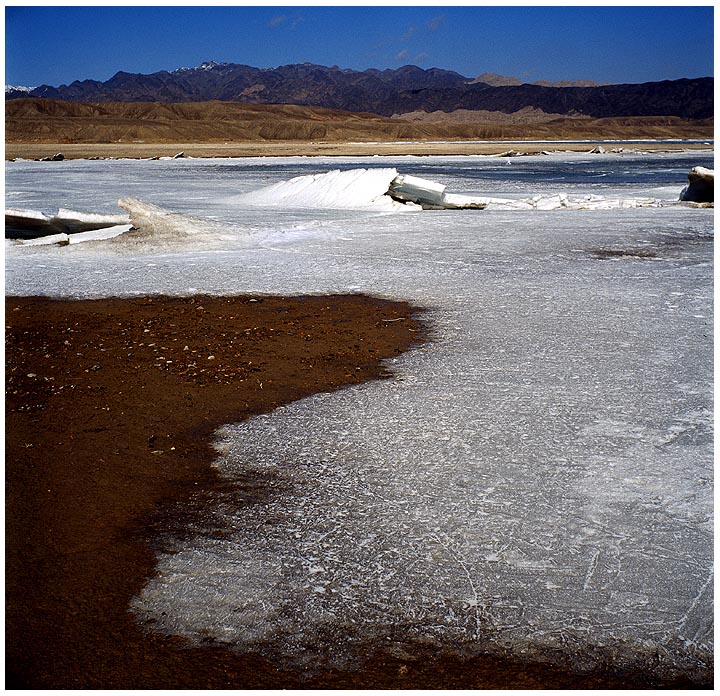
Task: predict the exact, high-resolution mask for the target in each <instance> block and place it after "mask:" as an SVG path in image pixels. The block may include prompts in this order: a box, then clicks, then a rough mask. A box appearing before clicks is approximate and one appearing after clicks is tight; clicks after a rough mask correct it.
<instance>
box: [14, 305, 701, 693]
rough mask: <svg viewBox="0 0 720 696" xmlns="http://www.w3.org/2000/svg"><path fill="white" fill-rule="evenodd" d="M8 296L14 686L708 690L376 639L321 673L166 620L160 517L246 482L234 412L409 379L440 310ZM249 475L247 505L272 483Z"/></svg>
mask: <svg viewBox="0 0 720 696" xmlns="http://www.w3.org/2000/svg"><path fill="white" fill-rule="evenodd" d="M5 311H6V317H5V318H6V688H8V689H90V688H92V689H220V688H222V689H271V688H272V689H280V688H291V689H293V688H294V689H458V688H474V689H489V688H498V689H518V688H522V689H551V688H552V689H570V688H573V689H594V688H601V689H607V688H640V689H643V688H645V689H647V688H658V687H672V688H693V687H695V688H697V687H698V686H699V685H693V684H687V683H675V684H661V685H658V684H648V683H641V682H637V681H633V679H632V675H626V676H625V677H619V676H611V675H609V674H594V675H574V674H569V673H565V672H563V671H561V670H558V669H554V668H550V667H547V666H543V665H529V664H523V663H519V662H513V661H508V660H498V659H494V658H472V659H468V658H461V657H459V656H453V655H441V654H432V653H428V652H427V651H426V650H424V649H422V648H420V647H418V649H417V653H416V654H408V653H406V654H404V655H403V656H402V657H399V656H397V655H390V654H387V653H384V652H383V651H382V650H381V649H380V648H379V647H374V646H372V645H370V646H368V648H367V655H366V661H365V663H364V664H363V665H362V666H360V667H359V669H357V670H355V671H348V672H338V671H318V672H317V673H315V674H312V675H303V674H297V673H292V672H285V671H282V670H279V669H277V668H276V667H275V666H274V665H273V664H272V662H271V661H270V660H268V659H265V658H262V657H259V656H253V655H244V654H241V653H239V652H233V651H232V650H230V649H228V648H224V647H216V646H212V645H208V646H206V647H202V648H198V647H192V646H190V645H189V644H188V643H186V641H185V640H184V639H183V638H180V637H177V636H164V635H157V634H149V633H146V632H145V631H143V630H142V628H141V627H140V626H139V625H138V624H137V623H136V622H135V620H134V618H133V616H132V615H131V614H130V613H129V611H128V604H129V600H130V598H131V597H132V596H134V595H136V594H137V593H139V592H140V590H141V589H142V587H143V586H144V584H145V582H146V580H147V578H148V577H150V576H151V575H152V573H153V572H154V550H153V538H154V531H156V530H157V529H159V528H160V527H161V526H162V524H163V523H164V520H165V521H166V520H167V519H168V515H169V514H172V515H173V518H174V519H173V520H172V524H173V525H174V526H178V527H182V515H183V514H184V513H183V510H184V509H187V510H188V512H187V514H188V515H189V514H191V512H190V510H191V509H192V505H191V502H192V500H193V498H196V497H197V495H199V494H200V493H202V494H203V495H212V491H213V490H216V489H218V488H220V487H223V486H225V487H227V486H228V485H229V484H227V483H224V484H223V483H222V482H221V481H220V480H219V479H218V477H217V476H216V474H215V473H214V470H213V468H212V467H211V461H212V459H213V456H214V451H213V449H212V446H211V443H212V439H213V432H214V430H215V428H216V427H217V426H219V425H221V424H223V423H228V422H238V421H240V420H243V419H245V418H248V417H250V416H252V415H253V414H258V413H263V412H267V411H270V410H272V409H273V408H276V407H277V406H279V405H281V404H285V403H288V402H290V401H293V400H295V399H299V398H302V397H304V396H308V395H310V394H313V393H316V392H320V391H332V390H336V389H339V388H342V387H343V386H346V385H350V384H356V383H359V382H363V381H367V380H371V379H382V378H388V377H391V375H390V374H389V372H388V371H387V369H386V368H385V367H384V365H383V363H382V360H383V359H385V358H390V357H393V356H395V355H397V354H399V353H401V352H402V351H405V350H408V349H411V348H412V347H413V346H415V345H418V344H419V343H421V342H422V341H423V340H427V333H426V330H425V327H424V326H423V324H422V323H421V321H422V315H421V313H420V310H419V309H418V308H415V307H412V306H410V305H408V304H405V303H401V302H390V301H385V300H382V299H376V298H370V297H366V296H361V295H349V296H308V297H263V296H257V297H248V296H240V297H232V298H228V297H207V296H203V297H199V296H198V297H185V298H169V297H142V298H135V299H103V300H80V301H71V300H56V299H48V298H39V297H35V298H32V297H31V298H20V297H10V298H6V303H5ZM232 485H233V486H234V492H236V493H237V496H236V497H237V499H238V501H239V502H238V504H243V501H246V502H247V503H251V502H252V500H253V499H254V497H256V496H258V495H262V482H257V481H244V482H238V483H235V484H232ZM178 515H179V516H180V518H179V519H178ZM159 525H160V527H159ZM700 686H702V685H700Z"/></svg>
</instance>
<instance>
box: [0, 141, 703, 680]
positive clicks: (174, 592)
mask: <svg viewBox="0 0 720 696" xmlns="http://www.w3.org/2000/svg"><path fill="white" fill-rule="evenodd" d="M696 165H700V166H708V167H712V153H710V152H705V153H697V152H695V153H681V154H678V153H674V154H671V153H665V154H653V155H641V154H628V153H625V154H622V155H571V154H555V155H548V156H537V157H524V158H517V159H513V160H506V159H503V158H495V157H443V158H438V157H427V158H418V157H396V158H380V157H378V158H369V159H358V158H349V159H335V158H333V159H308V158H287V159H281V158H268V159H262V158H259V159H251V160H184V161H183V160H173V161H160V162H137V161H112V162H110V161H108V162H87V161H84V162H83V161H66V162H52V163H36V162H15V163H8V164H7V165H6V201H7V202H6V204H7V205H8V206H11V207H14V208H23V207H26V208H34V209H37V210H44V211H47V212H52V211H53V210H55V209H57V208H59V207H66V208H71V209H74V210H85V211H88V212H101V213H108V214H116V213H118V212H121V211H119V209H118V208H117V200H118V199H119V198H122V197H128V196H129V197H134V198H140V199H142V200H143V201H147V202H149V203H152V204H154V205H158V206H162V207H163V208H167V209H169V210H172V211H173V212H176V213H181V214H182V219H183V221H184V222H183V224H184V225H185V227H184V228H183V233H182V234H180V233H177V231H176V228H177V225H176V226H175V227H173V225H170V226H169V227H168V229H161V227H162V225H159V226H158V228H157V229H156V230H155V233H154V234H150V235H147V236H145V237H139V238H135V239H133V238H131V237H129V236H128V235H123V236H121V237H117V238H115V239H112V240H106V241H101V242H87V243H84V244H78V245H72V246H65V247H56V246H52V247H20V246H15V245H13V244H11V243H7V244H6V288H7V292H8V294H46V295H56V296H67V297H99V296H105V295H123V296H128V295H133V294H146V293H168V294H183V295H184V294H190V293H195V292H202V293H215V294H239V293H289V294H306V293H327V292H356V291H357V292H364V293H370V294H375V295H380V296H384V297H389V298H398V299H408V300H411V301H412V302H414V303H416V304H418V305H420V306H423V307H426V308H428V313H427V314H426V318H427V320H428V322H429V324H430V326H431V330H432V340H431V342H429V343H427V344H426V345H424V346H422V347H420V348H417V349H415V350H412V351H411V352H409V353H406V354H404V355H402V356H400V357H398V358H397V359H395V360H393V361H392V363H391V365H392V369H393V371H394V372H395V374H396V377H395V378H394V379H391V380H384V381H380V382H374V383H369V384H365V385H361V386H358V387H353V388H349V389H345V390H342V391H340V392H337V393H333V394H318V395H316V396H313V397H311V398H308V399H304V400H302V401H298V402H295V403H293V404H290V405H288V406H286V407H284V408H281V409H278V410H277V411H275V412H273V413H271V414H268V415H265V416H260V417H257V418H254V419H252V420H249V421H247V422H244V423H241V424H230V425H228V426H227V427H225V428H223V429H222V431H221V432H219V433H218V440H217V449H218V459H217V461H216V465H217V467H218V468H219V469H220V471H221V472H222V475H223V476H226V477H228V478H233V477H235V476H238V475H245V474H248V473H253V474H255V475H258V476H262V477H266V478H267V480H268V481H269V482H270V485H271V489H272V490H273V491H274V493H273V495H271V496H269V498H268V499H267V500H265V501H263V502H259V503H256V504H254V505H252V506H249V507H237V506H236V505H234V504H233V503H232V501H231V500H230V499H220V500H216V501H214V503H213V510H212V519H213V524H220V525H221V526H222V527H223V528H224V529H225V530H226V531H228V532H229V534H227V535H226V536H224V537H223V538H222V539H218V538H216V537H214V536H213V535H209V534H206V533H204V532H205V531H207V530H202V529H199V530H197V533H196V534H193V535H191V536H190V538H188V539H183V540H182V541H176V542H173V543H174V545H175V548H174V551H173V552H172V553H166V554H163V555H161V556H160V557H159V558H158V575H157V577H156V578H155V579H153V580H152V581H151V582H150V583H149V584H148V585H147V586H146V588H145V589H144V591H143V593H142V594H141V596H139V597H138V598H136V600H135V601H134V603H133V607H132V609H133V611H134V612H136V613H137V614H138V616H139V618H140V620H142V619H145V618H153V619H155V620H156V622H155V623H154V624H153V627H154V628H153V630H159V631H163V632H172V633H178V634H181V635H185V636H189V637H191V638H194V639H197V640H198V641H200V640H206V639H208V638H210V639H212V640H215V641H218V642H222V643H229V644H236V645H238V647H239V648H240V649H242V650H257V651H260V652H263V653H264V654H267V655H269V656H271V657H272V659H274V660H275V661H276V662H278V663H280V664H284V665H287V666H295V667H300V668H310V667H313V668H314V667H317V666H319V665H331V666H340V667H345V668H347V667H352V666H353V665H354V664H355V658H356V656H357V654H358V653H359V652H361V651H362V649H363V646H366V645H367V644H368V643H373V644H375V645H376V646H377V645H384V646H386V648H387V650H389V651H394V652H396V653H397V654H402V653H403V650H408V649H411V648H410V647H409V646H412V645H413V644H418V643H420V644H422V645H425V646H431V647H436V649H438V650H447V651H458V652H462V653H463V654H472V653H473V652H490V653H497V654H512V655H517V656H521V657H527V658H538V659H542V660H547V661H551V662H555V663H558V664H561V665H564V666H566V667H569V668H571V669H574V670H579V671H589V670H592V669H595V668H599V667H603V666H608V665H609V666H611V667H612V668H613V669H616V670H618V671H620V672H622V671H624V670H632V671H633V672H634V673H637V672H643V671H644V672H647V673H649V674H651V675H655V676H658V675H661V676H666V677H671V676H673V675H686V676H690V677H693V678H697V679H702V678H706V679H707V675H708V674H710V673H711V670H712V655H713V646H712V638H713V624H712V616H713V610H712V606H713V605H712V590H713V567H712V534H713V526H712V503H713V495H712V465H713V447H712V445H713V435H712V433H713V431H712V404H713V402H712V379H713V374H712V354H713V353H712V351H713V344H712V336H713V327H712V317H713V306H712V283H713V212H712V211H711V210H705V209H691V208H688V207H685V206H679V205H669V203H670V202H672V201H675V200H677V197H678V194H679V191H680V189H681V188H682V187H683V186H684V185H685V183H686V180H687V172H688V171H689V169H690V168H691V167H693V166H696ZM388 167H390V168H395V169H397V170H398V171H401V172H404V173H409V174H412V175H416V176H421V177H425V178H429V179H433V180H435V181H441V182H442V183H444V184H447V186H448V190H452V191H454V192H457V193H481V194H483V195H488V196H497V197H504V198H509V199H516V200H528V199H531V198H532V197H533V196H538V195H542V196H545V195H549V196H553V195H556V194H559V193H567V194H568V195H571V196H594V197H600V199H602V200H603V201H607V200H625V201H628V200H640V199H648V198H650V199H654V200H658V201H662V202H664V203H668V205H660V206H651V207H637V208H625V207H616V206H612V207H610V209H602V208H603V206H602V205H600V204H598V206H597V209H591V210H536V209H528V210H511V209H496V210H493V209H488V210H482V211H477V210H471V211H420V210H407V209H403V210H399V209H398V208H397V206H393V205H390V206H385V205H378V204H377V201H374V202H372V203H371V202H370V201H363V200H358V201H353V203H352V205H351V206H350V207H342V205H341V204H339V203H338V202H337V200H340V198H341V197H336V198H337V200H336V201H335V202H332V200H330V201H328V200H324V201H323V202H321V203H322V204H320V203H317V201H316V205H313V203H312V201H308V200H304V201H301V202H300V203H298V201H297V200H295V201H294V202H293V201H292V200H289V201H288V200H282V201H275V203H274V204H273V201H272V200H268V198H267V195H265V197H264V198H263V199H262V200H259V199H258V200H256V201H255V203H253V201H252V200H251V199H252V196H250V197H248V196H246V195H245V194H248V193H249V192H252V191H255V190H256V189H259V188H261V187H266V186H270V185H274V184H278V183H280V182H284V181H287V180H289V179H291V178H292V177H297V176H303V175H314V174H317V173H320V172H327V171H329V170H333V169H340V170H352V169H356V168H371V169H372V168H388ZM281 188H282V187H281ZM593 200H595V199H593ZM188 220H189V222H188ZM171 222H172V221H171ZM186 228H187V229H186ZM188 229H189V230H190V233H189V234H187V233H186V232H187V230H188Z"/></svg>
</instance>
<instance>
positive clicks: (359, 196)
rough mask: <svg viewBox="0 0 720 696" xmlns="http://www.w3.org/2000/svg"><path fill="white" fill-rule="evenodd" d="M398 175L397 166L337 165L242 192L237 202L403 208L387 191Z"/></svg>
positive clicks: (301, 205) (290, 205)
mask: <svg viewBox="0 0 720 696" xmlns="http://www.w3.org/2000/svg"><path fill="white" fill-rule="evenodd" d="M396 176H398V171H397V169H391V168H383V169H380V168H378V169H350V170H347V171H340V170H339V169H334V170H332V171H329V172H324V173H322V174H309V175H305V176H297V177H294V178H293V179H288V180H287V181H281V182H279V183H277V184H273V185H272V186H267V187H265V188H262V189H259V190H257V191H252V192H250V193H246V194H242V195H241V196H238V197H236V198H235V199H234V201H235V202H236V203H242V204H246V205H257V206H286V207H288V206H289V207H294V208H324V209H326V208H351V209H352V208H379V209H382V210H401V209H404V208H407V206H406V205H404V204H402V203H398V202H396V201H393V200H392V199H391V198H390V196H388V195H386V194H387V192H388V189H389V188H390V184H391V183H392V181H393V180H394V179H395V177H396Z"/></svg>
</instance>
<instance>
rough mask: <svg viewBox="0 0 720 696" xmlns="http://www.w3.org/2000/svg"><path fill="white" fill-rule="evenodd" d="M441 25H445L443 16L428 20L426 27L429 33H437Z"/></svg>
mask: <svg viewBox="0 0 720 696" xmlns="http://www.w3.org/2000/svg"><path fill="white" fill-rule="evenodd" d="M443 24H445V15H438V16H437V17H433V18H432V19H431V20H429V21H428V23H427V25H426V26H427V28H428V29H429V30H430V31H439V30H440V29H441V28H442V26H443Z"/></svg>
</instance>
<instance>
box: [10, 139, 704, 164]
mask: <svg viewBox="0 0 720 696" xmlns="http://www.w3.org/2000/svg"><path fill="white" fill-rule="evenodd" d="M596 145H602V146H603V147H604V148H605V149H607V150H611V149H613V148H617V147H622V148H624V149H625V150H637V151H642V152H647V151H677V150H690V149H693V150H708V149H712V147H713V145H712V143H709V144H706V143H687V142H682V141H678V142H673V143H667V142H663V143H659V142H642V143H637V142H631V141H606V140H597V141H592V142H572V141H562V142H560V141H546V142H535V143H525V142H520V141H510V140H509V141H492V142H482V141H478V142H394V143H377V142H367V143H351V142H345V143H340V142H299V141H287V142H281V141H267V142H236V143H199V142H193V143H182V142H177V143H94V144H93V143H6V144H5V159H6V160H11V159H16V158H22V159H39V158H43V157H52V156H54V155H55V154H57V153H62V154H63V155H64V156H65V158H66V159H89V158H91V157H95V158H123V159H125V158H127V159H148V158H151V157H173V156H174V155H176V154H178V153H180V152H183V153H184V154H185V156H187V157H319V156H322V157H370V156H374V155H386V156H388V155H391V156H399V155H419V156H423V155H425V156H430V155H435V156H448V155H498V154H501V153H504V152H507V151H508V150H515V151H517V152H523V153H528V154H537V153H540V152H543V151H570V152H588V151H590V150H592V149H593V148H594V147H595V146H596Z"/></svg>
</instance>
